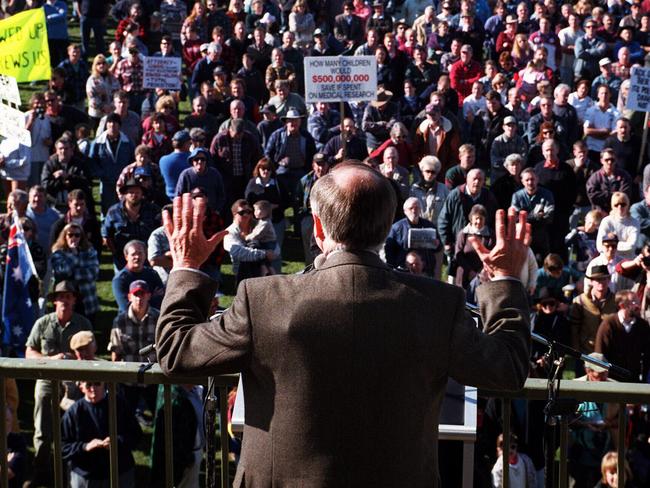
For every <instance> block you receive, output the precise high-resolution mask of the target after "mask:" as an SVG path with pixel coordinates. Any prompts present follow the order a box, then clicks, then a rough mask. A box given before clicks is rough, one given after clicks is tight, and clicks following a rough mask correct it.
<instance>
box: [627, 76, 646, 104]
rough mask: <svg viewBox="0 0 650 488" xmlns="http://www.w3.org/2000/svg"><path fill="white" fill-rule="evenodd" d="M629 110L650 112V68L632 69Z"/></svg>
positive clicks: (628, 99) (628, 100) (628, 98)
mask: <svg viewBox="0 0 650 488" xmlns="http://www.w3.org/2000/svg"><path fill="white" fill-rule="evenodd" d="M626 106H627V108H629V109H630V110H638V111H639V112H650V68H632V73H631V76H630V93H629V95H628V96H627V104H626Z"/></svg>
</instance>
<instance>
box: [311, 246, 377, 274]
mask: <svg viewBox="0 0 650 488" xmlns="http://www.w3.org/2000/svg"><path fill="white" fill-rule="evenodd" d="M321 256H322V255H321ZM321 256H318V257H317V258H316V260H315V263H314V264H315V268H316V270H317V271H320V270H323V269H329V268H334V267H336V266H345V265H350V264H357V265H361V266H370V267H373V268H382V269H389V268H388V266H387V265H386V263H384V262H383V261H382V260H381V259H380V258H379V255H378V254H377V253H376V252H373V251H370V250H367V251H366V250H364V251H334V252H332V253H330V254H329V255H328V256H327V257H324V256H323V257H321ZM318 261H320V262H318ZM317 262H318V264H317Z"/></svg>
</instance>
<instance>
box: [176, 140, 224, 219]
mask: <svg viewBox="0 0 650 488" xmlns="http://www.w3.org/2000/svg"><path fill="white" fill-rule="evenodd" d="M209 158H210V154H209V153H208V151H207V150H206V149H204V148H202V147H199V148H196V149H194V150H193V151H192V152H191V153H190V156H189V157H188V158H187V160H188V161H189V163H190V164H191V165H192V166H191V167H189V168H187V169H185V170H183V171H182V172H181V174H180V175H179V177H178V183H176V195H181V194H183V193H189V192H191V191H192V190H193V189H195V188H201V190H202V191H203V192H204V193H205V195H206V196H207V198H208V207H209V208H210V209H212V210H214V211H216V212H221V211H222V210H223V206H224V205H225V203H226V190H225V188H224V184H223V177H222V176H221V173H220V172H219V170H217V169H216V168H214V167H212V166H208V160H209Z"/></svg>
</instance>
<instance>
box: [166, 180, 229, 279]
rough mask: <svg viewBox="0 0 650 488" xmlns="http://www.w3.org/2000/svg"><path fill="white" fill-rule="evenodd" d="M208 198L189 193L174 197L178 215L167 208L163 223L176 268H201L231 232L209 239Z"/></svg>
mask: <svg viewBox="0 0 650 488" xmlns="http://www.w3.org/2000/svg"><path fill="white" fill-rule="evenodd" d="M206 205H207V202H206V199H205V198H202V197H197V198H194V199H193V198H192V196H191V195H190V194H189V193H184V194H183V195H182V196H178V197H176V198H174V215H173V217H172V216H171V215H169V212H163V225H164V227H165V233H166V234H167V239H169V249H170V251H171V255H172V261H173V263H174V268H193V269H199V268H200V267H201V265H202V264H203V263H204V262H205V260H206V259H208V257H209V256H210V254H212V252H213V251H214V249H215V248H216V247H217V245H218V244H219V243H220V242H221V241H222V240H223V238H224V237H225V235H226V234H227V233H228V231H226V230H222V231H221V232H217V233H216V234H214V235H213V236H212V237H210V238H209V239H206V238H205V234H204V233H203V220H204V217H205V208H206Z"/></svg>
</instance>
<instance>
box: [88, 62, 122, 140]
mask: <svg viewBox="0 0 650 488" xmlns="http://www.w3.org/2000/svg"><path fill="white" fill-rule="evenodd" d="M119 89H120V84H119V83H118V81H117V78H115V77H114V76H113V75H112V74H111V73H110V72H109V71H108V63H107V61H106V57H105V56H104V55H103V54H98V55H97V56H95V59H94V60H93V65H92V68H91V70H90V76H89V77H88V80H87V81H86V95H87V96H88V116H89V117H90V121H91V124H92V126H93V128H97V126H98V125H99V121H100V119H101V118H102V117H103V116H104V115H108V114H110V113H111V112H112V111H113V104H112V103H111V102H112V100H113V94H114V93H115V92H116V91H117V90H119Z"/></svg>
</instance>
